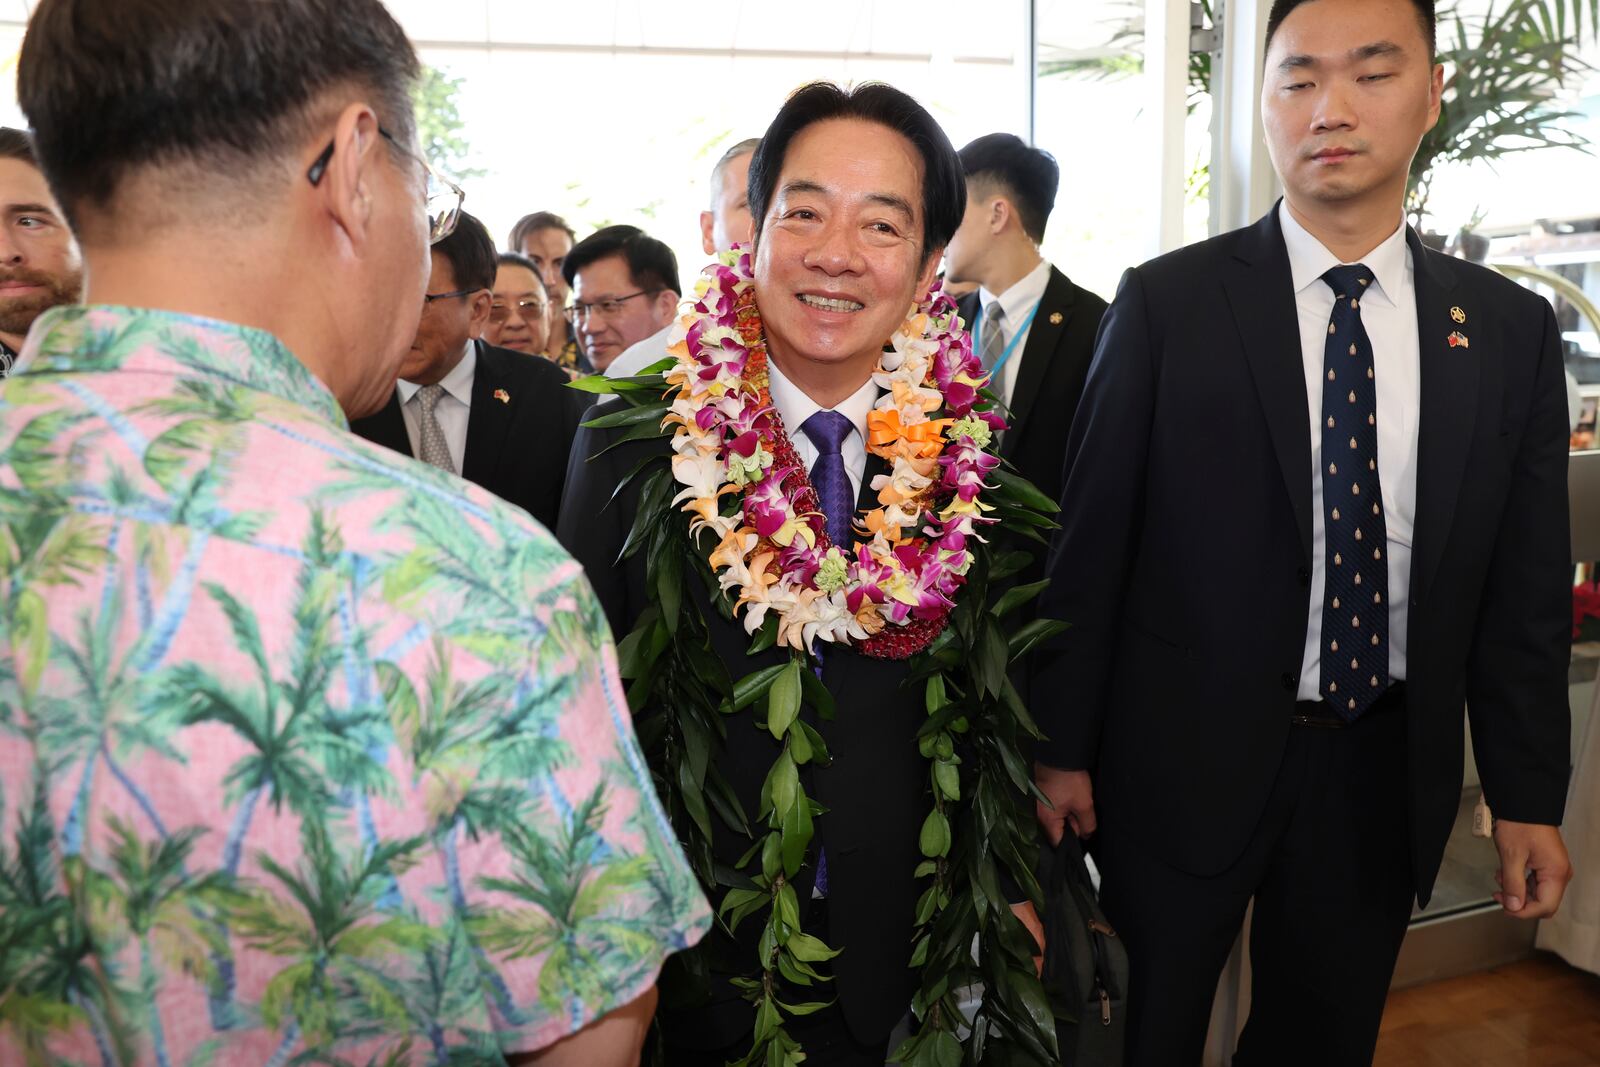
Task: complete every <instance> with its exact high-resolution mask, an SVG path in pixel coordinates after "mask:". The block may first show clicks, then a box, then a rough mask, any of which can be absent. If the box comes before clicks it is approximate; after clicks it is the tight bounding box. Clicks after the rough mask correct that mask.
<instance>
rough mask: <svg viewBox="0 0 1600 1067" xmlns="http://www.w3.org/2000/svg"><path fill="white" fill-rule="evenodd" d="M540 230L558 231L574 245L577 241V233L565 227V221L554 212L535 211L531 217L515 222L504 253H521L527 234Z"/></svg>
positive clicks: (525, 216) (569, 227)
mask: <svg viewBox="0 0 1600 1067" xmlns="http://www.w3.org/2000/svg"><path fill="white" fill-rule="evenodd" d="M540 230H560V231H561V232H562V233H565V234H566V235H567V236H568V237H569V238H571V239H572V241H573V242H574V243H576V242H577V240H578V233H577V231H576V230H574V229H573V228H572V227H571V226H568V225H567V220H566V219H564V218H562V217H561V216H560V215H557V214H556V213H555V212H554V211H535V212H534V213H533V214H531V215H524V216H522V217H521V218H520V219H518V220H517V224H516V225H515V226H513V227H511V238H510V240H509V242H508V243H507V245H506V251H508V252H521V251H522V242H523V241H524V240H525V239H526V238H527V236H528V234H530V233H538V232H539V231H540Z"/></svg>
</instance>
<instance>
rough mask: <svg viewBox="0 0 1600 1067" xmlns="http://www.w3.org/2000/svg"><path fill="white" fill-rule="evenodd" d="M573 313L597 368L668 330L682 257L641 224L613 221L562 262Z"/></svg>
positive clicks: (569, 314)
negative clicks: (616, 223)
mask: <svg viewBox="0 0 1600 1067" xmlns="http://www.w3.org/2000/svg"><path fill="white" fill-rule="evenodd" d="M561 273H562V275H563V276H564V277H565V278H566V279H567V284H568V285H570V286H572V306H571V307H569V308H568V309H567V317H568V319H569V320H570V321H571V323H572V325H573V329H574V331H575V332H576V333H577V336H578V343H579V344H581V345H582V346H583V350H584V353H585V354H586V355H587V356H588V357H589V362H590V364H591V365H593V367H594V369H595V372H596V373H599V374H604V373H605V370H606V368H607V367H609V366H610V365H611V361H612V360H614V359H616V358H617V357H618V356H619V355H621V354H622V353H623V352H624V351H625V350H626V349H628V348H630V347H632V346H633V345H635V344H638V343H639V342H640V341H643V340H644V339H645V338H646V337H649V336H650V335H651V334H653V333H656V332H657V331H659V330H662V329H664V328H665V327H666V326H667V324H668V323H670V322H671V321H672V316H673V315H674V313H676V311H677V309H678V294H679V293H681V292H682V291H683V290H682V288H681V287H680V286H679V284H678V259H677V257H676V256H674V255H673V254H672V249H670V248H668V247H667V246H666V245H665V244H663V243H662V242H660V241H658V240H656V239H655V238H654V237H651V236H650V235H649V234H647V233H645V232H644V231H643V230H641V229H639V227H637V226H607V227H605V228H604V229H601V230H596V231H595V232H594V233H592V234H590V235H589V236H588V237H585V238H584V239H583V240H582V241H579V242H578V243H577V245H576V246H574V247H573V249H572V251H571V252H569V253H568V254H567V261H566V263H564V264H562V267H561Z"/></svg>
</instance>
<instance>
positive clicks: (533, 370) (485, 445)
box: [350, 341, 584, 530]
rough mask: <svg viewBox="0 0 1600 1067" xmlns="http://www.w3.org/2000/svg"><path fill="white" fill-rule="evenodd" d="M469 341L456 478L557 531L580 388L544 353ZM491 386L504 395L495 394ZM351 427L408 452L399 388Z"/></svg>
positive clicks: (582, 396)
mask: <svg viewBox="0 0 1600 1067" xmlns="http://www.w3.org/2000/svg"><path fill="white" fill-rule="evenodd" d="M472 343H473V344H474V345H476V346H477V350H478V365H477V368H476V369H475V370H474V371H473V376H472V413H471V415H470V416H469V417H468V420H467V451H466V455H465V456H464V457H463V460H462V464H461V467H462V469H461V476H462V477H463V478H465V479H466V480H467V481H469V482H472V483H473V484H475V485H480V486H482V487H483V488H485V489H487V490H488V491H489V492H491V493H493V494H494V495H495V496H498V497H500V498H501V499H502V500H506V501H509V502H510V503H512V504H515V505H517V507H519V508H521V509H523V510H524V511H526V512H527V513H528V514H529V515H532V516H533V517H534V518H535V519H537V520H539V522H541V523H542V524H544V525H545V526H546V527H548V528H549V529H552V530H554V529H555V526H556V517H557V515H558V514H559V513H560V510H561V487H562V483H563V481H564V479H565V477H566V471H567V454H568V452H570V451H571V448H572V438H573V435H574V434H575V433H576V432H577V429H578V418H579V415H580V412H581V406H580V405H581V404H582V402H583V398H584V394H582V393H579V392H577V391H576V390H573V389H568V388H567V382H568V380H569V379H568V378H567V375H566V373H565V372H564V371H562V370H561V368H560V367H557V366H556V365H555V364H554V363H551V362H550V361H549V360H547V359H544V358H543V357H540V356H530V355H525V354H523V353H521V352H513V351H511V350H510V349H508V348H495V347H494V346H493V345H489V344H485V343H484V342H483V341H474V342H472ZM496 390H503V391H504V395H505V396H506V398H507V399H505V400H503V401H502V400H499V399H497V398H496V397H495V392H496ZM350 429H351V430H353V431H355V432H356V433H357V434H359V435H360V436H362V437H365V438H366V439H367V440H369V441H372V442H374V443H376V444H380V445H383V446H385V447H386V448H392V449H394V450H395V451H396V452H400V453H402V454H404V455H407V456H410V455H412V452H411V438H410V437H409V436H407V434H406V424H405V418H404V416H402V415H401V414H400V394H399V390H398V389H397V390H395V391H394V392H392V393H390V394H389V402H388V403H387V404H385V405H384V406H383V408H382V409H381V410H380V411H379V412H378V413H377V414H376V415H369V416H367V417H366V418H364V419H355V420H353V421H352V422H351V423H350Z"/></svg>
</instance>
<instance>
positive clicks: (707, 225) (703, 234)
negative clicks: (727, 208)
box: [700, 211, 717, 256]
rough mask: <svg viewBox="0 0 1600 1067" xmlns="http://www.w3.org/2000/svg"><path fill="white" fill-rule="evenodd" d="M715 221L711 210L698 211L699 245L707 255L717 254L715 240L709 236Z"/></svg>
mask: <svg viewBox="0 0 1600 1067" xmlns="http://www.w3.org/2000/svg"><path fill="white" fill-rule="evenodd" d="M716 221H717V220H716V217H715V216H714V215H712V214H711V212H709V211H702V212H700V247H701V249H702V250H703V251H704V252H705V254H706V255H708V256H714V255H716V254H717V242H716V241H715V240H714V239H713V238H712V236H711V234H712V232H713V229H714V227H715V223H716Z"/></svg>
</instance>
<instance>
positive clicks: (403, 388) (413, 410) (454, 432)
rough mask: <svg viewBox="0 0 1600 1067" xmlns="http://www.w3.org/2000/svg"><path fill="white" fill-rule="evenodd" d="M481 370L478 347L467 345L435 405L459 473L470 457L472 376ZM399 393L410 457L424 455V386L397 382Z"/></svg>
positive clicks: (438, 419)
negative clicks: (421, 398) (420, 393)
mask: <svg viewBox="0 0 1600 1067" xmlns="http://www.w3.org/2000/svg"><path fill="white" fill-rule="evenodd" d="M477 369H478V346H477V345H476V344H474V343H473V342H471V341H468V342H467V354H466V355H464V356H462V357H461V362H460V363H457V364H456V365H455V367H454V368H453V369H452V370H451V371H450V373H449V374H446V375H445V376H444V377H443V378H441V379H439V384H440V385H442V386H443V387H444V395H443V396H441V397H440V398H439V402H438V403H437V404H435V405H434V406H433V417H434V420H435V421H436V422H438V424H439V429H441V430H443V431H444V441H445V444H446V445H448V446H449V448H450V459H451V461H452V462H454V463H455V465H456V473H457V474H460V473H461V470H462V466H461V465H462V463H463V462H464V461H465V460H466V457H467V421H468V420H469V419H470V418H471V417H472V376H473V373H474V372H475V371H476V370H477ZM396 387H397V388H398V389H399V390H400V415H401V417H402V418H404V419H405V420H406V436H407V437H409V438H410V439H411V456H412V458H413V459H418V458H421V456H422V402H421V401H420V400H418V399H417V393H418V392H419V391H420V390H421V389H422V386H420V385H418V384H416V383H415V382H408V381H406V380H405V379H404V378H401V379H400V381H399V382H397V383H396Z"/></svg>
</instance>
